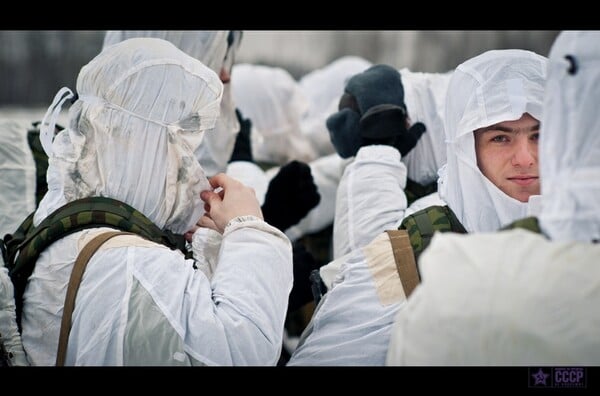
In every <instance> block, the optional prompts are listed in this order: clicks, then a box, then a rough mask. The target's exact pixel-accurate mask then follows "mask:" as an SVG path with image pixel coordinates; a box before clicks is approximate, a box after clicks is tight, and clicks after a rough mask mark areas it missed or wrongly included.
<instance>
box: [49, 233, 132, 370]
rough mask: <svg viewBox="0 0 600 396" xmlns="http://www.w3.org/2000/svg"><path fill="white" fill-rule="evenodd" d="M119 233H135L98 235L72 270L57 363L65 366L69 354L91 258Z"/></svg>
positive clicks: (82, 251)
mask: <svg viewBox="0 0 600 396" xmlns="http://www.w3.org/2000/svg"><path fill="white" fill-rule="evenodd" d="M117 235H135V234H133V233H131V232H121V231H108V232H104V233H102V234H100V235H97V236H96V237H94V239H92V240H91V241H90V242H88V244H87V245H85V246H84V247H83V249H82V250H81V252H80V253H79V255H78V256H77V259H76V260H75V264H74V265H73V270H72V271H71V277H70V279H69V285H68V286H67V295H66V296H65V304H64V307H63V316H62V320H61V322H60V337H59V339H58V351H57V352H56V365H57V366H64V365H65V358H66V355H67V344H68V342H69V333H70V332H71V318H72V316H73V309H74V308H75V297H77V291H78V290H79V285H80V284H81V278H83V273H84V272H85V268H86V267H87V263H88V262H89V261H90V258H91V257H92V256H93V255H94V253H96V251H97V250H98V249H99V248H100V246H102V244H103V243H104V242H106V241H108V240H109V239H111V238H113V237H116V236H117Z"/></svg>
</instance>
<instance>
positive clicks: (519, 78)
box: [438, 50, 548, 232]
mask: <svg viewBox="0 0 600 396" xmlns="http://www.w3.org/2000/svg"><path fill="white" fill-rule="evenodd" d="M547 62H548V59H547V58H545V57H543V56H541V55H538V54H535V53H533V52H531V51H525V50H493V51H487V52H485V53H483V54H481V55H478V56H476V57H474V58H471V59H469V60H467V61H466V62H464V63H462V64H461V65H459V66H458V67H457V68H456V70H455V71H454V73H453V75H452V77H451V79H450V83H449V86H448V91H447V94H446V112H445V119H444V129H445V132H446V144H447V146H446V148H447V150H446V155H447V164H446V166H445V167H443V168H442V169H441V170H440V178H439V180H438V191H439V193H440V197H441V198H442V199H443V200H444V201H445V202H446V203H447V204H448V206H450V208H451V209H452V210H453V211H454V213H455V214H456V216H457V217H458V219H459V221H460V222H461V223H462V224H463V225H464V227H465V228H466V229H467V231H469V232H491V231H495V230H497V229H499V228H500V227H502V226H504V225H506V224H509V223H511V222H513V221H515V220H517V219H519V218H522V217H526V215H527V203H526V202H520V201H518V200H517V199H514V198H512V197H510V196H508V195H507V194H505V193H504V192H502V191H501V190H500V189H499V188H498V187H496V186H495V185H494V184H493V183H492V182H491V181H489V180H488V179H487V177H485V176H484V175H483V173H481V171H480V170H479V168H478V167H477V158H476V155H475V138H474V136H473V131H475V130H476V129H479V128H483V127H486V126H490V125H493V124H497V123H499V122H504V121H513V120H518V119H519V118H521V116H522V115H523V114H524V113H529V114H530V115H531V116H533V117H535V118H536V119H537V120H541V116H542V101H543V99H544V86H545V83H546V67H547Z"/></svg>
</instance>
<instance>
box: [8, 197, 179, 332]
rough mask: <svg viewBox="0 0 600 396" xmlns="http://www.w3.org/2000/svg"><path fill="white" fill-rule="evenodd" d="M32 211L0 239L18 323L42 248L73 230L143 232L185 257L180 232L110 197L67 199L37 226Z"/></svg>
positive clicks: (146, 236) (138, 233) (151, 239)
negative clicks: (13, 292)
mask: <svg viewBox="0 0 600 396" xmlns="http://www.w3.org/2000/svg"><path fill="white" fill-rule="evenodd" d="M33 215H34V213H31V214H30V215H29V216H28V217H27V218H26V219H25V221H23V223H22V224H21V225H20V226H19V228H18V229H17V230H16V231H15V232H14V233H13V234H7V235H6V236H5V237H4V240H0V245H3V246H2V254H3V258H4V262H5V263H6V267H7V268H8V271H9V275H10V278H11V280H12V282H13V285H14V289H15V304H16V311H17V323H18V324H19V325H20V314H21V309H22V306H23V293H24V292H25V286H26V284H27V279H28V278H29V276H30V275H31V274H32V272H33V269H34V267H35V263H36V261H37V259H38V257H39V256H40V254H41V253H42V251H44V249H46V248H47V247H48V246H50V245H51V244H52V243H54V242H55V241H57V240H59V239H61V238H63V237H65V236H67V235H70V234H73V233H75V232H78V231H81V230H84V229H88V228H97V227H111V228H115V229H118V230H121V231H128V232H132V233H135V234H137V235H140V236H142V237H143V238H146V239H148V240H150V241H153V242H156V243H160V244H162V245H165V246H167V247H169V248H170V249H173V250H175V249H179V250H181V251H182V252H183V253H184V254H185V255H186V258H189V257H191V252H187V250H186V244H185V239H184V238H183V236H182V235H177V234H173V233H171V232H170V231H166V230H161V229H160V228H158V227H157V226H156V225H155V224H154V223H152V222H151V221H150V220H149V219H148V218H147V217H146V216H144V215H143V214H142V213H141V212H139V211H137V210H136V209H134V208H132V207H131V206H129V205H127V204H125V203H123V202H120V201H117V200H115V199H111V198H105V197H92V198H83V199H79V200H77V201H73V202H70V203H68V204H66V205H64V206H62V207H61V208H59V209H57V210H56V211H54V212H53V213H52V214H50V215H49V216H48V217H47V218H45V219H44V220H43V221H42V222H41V223H40V224H39V225H38V226H37V227H34V226H33Z"/></svg>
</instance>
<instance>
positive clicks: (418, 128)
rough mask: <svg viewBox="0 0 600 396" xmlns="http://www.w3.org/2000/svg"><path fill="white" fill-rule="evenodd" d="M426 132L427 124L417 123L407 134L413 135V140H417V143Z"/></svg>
mask: <svg viewBox="0 0 600 396" xmlns="http://www.w3.org/2000/svg"><path fill="white" fill-rule="evenodd" d="M426 130H427V127H425V124H423V123H422V122H415V123H414V124H413V125H412V126H411V127H410V128H408V131H407V132H408V133H409V134H410V135H412V136H413V138H414V139H415V142H417V141H418V140H419V139H420V138H421V135H423V134H424V133H425V131H426Z"/></svg>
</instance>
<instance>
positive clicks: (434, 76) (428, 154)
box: [400, 68, 452, 185]
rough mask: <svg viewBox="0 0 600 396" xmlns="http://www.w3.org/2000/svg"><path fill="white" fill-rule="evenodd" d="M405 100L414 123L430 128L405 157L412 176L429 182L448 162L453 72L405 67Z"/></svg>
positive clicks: (414, 178) (403, 81) (402, 72)
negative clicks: (446, 107)
mask: <svg viewBox="0 0 600 396" xmlns="http://www.w3.org/2000/svg"><path fill="white" fill-rule="evenodd" d="M400 75H401V76H402V85H403V87H404V102H405V103H406V109H407V111H408V116H409V118H410V121H411V123H413V124H414V123H415V122H422V123H423V124H425V127H426V128H427V130H426V132H425V133H424V134H423V135H422V136H421V138H420V139H419V141H418V142H417V145H416V146H415V148H413V149H412V150H410V151H409V152H408V154H406V155H405V156H403V157H402V162H404V163H405V164H406V169H407V175H408V178H409V179H411V180H413V181H415V182H417V183H420V184H422V185H427V184H429V183H432V182H434V181H436V180H437V178H438V174H437V172H438V169H439V168H441V167H442V166H443V165H444V164H445V163H446V142H445V140H446V135H445V134H444V121H443V119H444V113H443V111H444V103H443V101H445V99H446V90H447V89H448V83H449V82H450V77H451V76H452V72H447V73H420V72H412V71H410V70H409V69H406V68H404V69H401V70H400Z"/></svg>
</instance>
